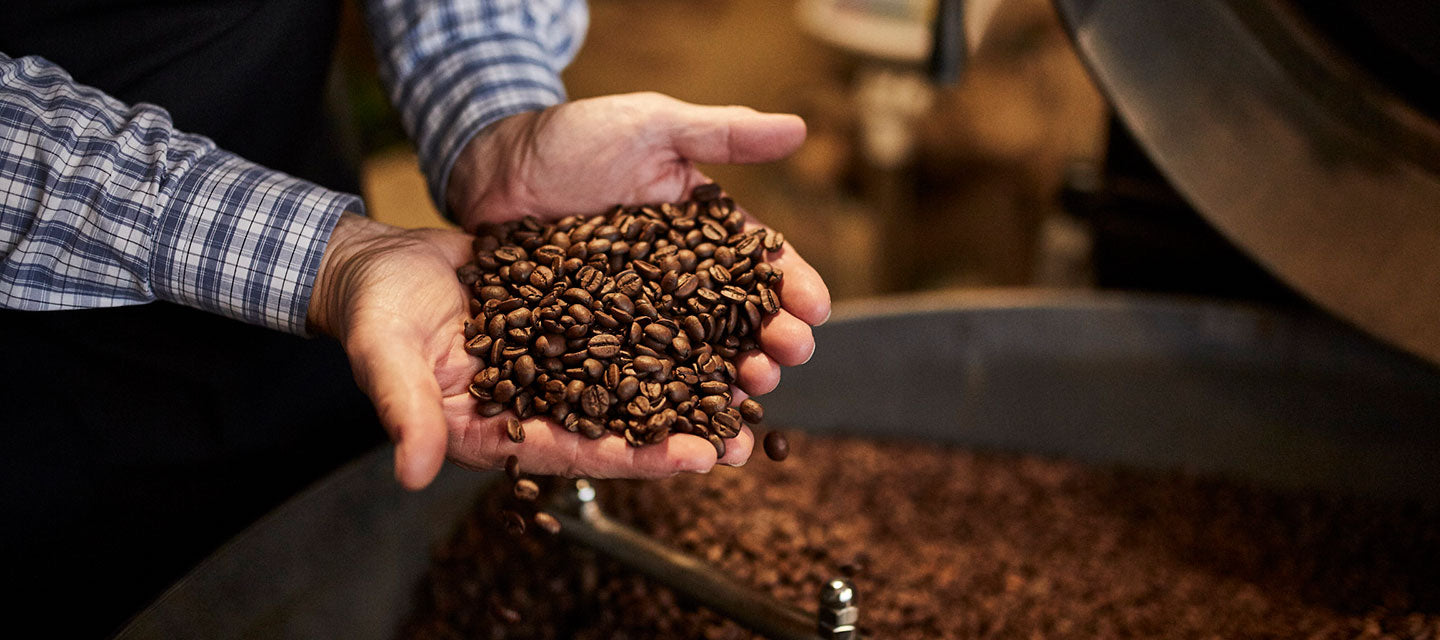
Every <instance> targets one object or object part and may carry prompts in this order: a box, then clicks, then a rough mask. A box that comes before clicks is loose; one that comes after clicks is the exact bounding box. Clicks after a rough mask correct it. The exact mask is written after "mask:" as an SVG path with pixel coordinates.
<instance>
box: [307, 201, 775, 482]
mask: <svg viewBox="0 0 1440 640" xmlns="http://www.w3.org/2000/svg"><path fill="white" fill-rule="evenodd" d="M472 240H473V239H472V238H471V237H470V236H469V235H467V234H464V233H460V232H457V231H448V230H436V229H420V230H404V229H399V228H396V227H392V226H389V225H385V224H381V223H378V222H375V221H372V220H369V219H367V218H364V217H361V216H357V215H354V214H349V213H347V214H345V215H344V216H342V217H341V219H340V222H339V224H337V225H336V227H335V231H334V232H333V233H332V235H331V237H330V243H329V245H328V246H327V248H326V250H325V255H324V258H323V259H322V260H321V264H320V270H319V274H318V275H317V277H316V280H315V287H314V289H313V291H312V293H311V297H310V304H309V309H308V317H307V320H308V322H309V324H310V326H311V328H312V329H313V330H315V331H317V332H319V333H324V334H327V335H331V336H334V337H335V338H337V339H339V341H340V343H341V345H342V346H343V347H344V349H345V352H346V355H347V356H349V358H350V364H351V368H352V369H353V370H354V373H355V381H356V382H357V383H358V384H359V386H360V388H361V389H363V390H364V391H365V393H366V394H367V395H369V396H370V399H371V401H372V402H374V404H375V409H376V412H377V413H378V415H379V417H380V422H381V424H382V425H384V427H385V429H386V430H387V431H388V432H389V433H390V436H391V438H392V439H394V440H395V441H396V448H395V477H396V479H397V480H399V481H400V483H401V484H402V485H404V486H405V487H407V488H410V489H420V488H423V487H424V486H426V485H427V484H429V483H430V481H431V480H432V479H434V477H435V474H436V473H438V472H439V470H440V466H441V465H442V464H443V463H444V461H445V458H446V452H447V447H448V449H449V450H450V452H451V456H452V457H453V458H454V459H455V461H456V462H457V463H459V464H461V465H463V466H467V467H471V468H491V467H495V466H498V465H500V464H502V463H503V461H504V459H505V457H506V456H507V455H509V454H511V453H515V454H517V455H519V456H520V457H521V459H522V460H524V462H523V465H522V468H524V469H525V470H526V471H527V472H528V473H559V474H566V475H584V476H589V477H612V476H624V477H659V476H666V475H671V474H674V473H677V472H680V471H706V470H708V469H710V467H712V466H714V465H715V463H716V459H715V450H714V449H713V448H711V446H710V444H709V443H708V442H705V441H704V440H700V439H699V438H695V437H693V436H684V437H679V436H677V437H674V438H671V439H669V440H667V441H666V442H664V443H662V444H659V445H651V446H647V447H643V448H640V449H635V448H632V447H629V446H628V445H626V444H625V442H624V441H623V440H622V439H620V438H613V437H607V438H602V439H600V440H586V439H583V438H581V437H580V436H579V435H577V434H573V433H570V432H567V431H565V430H564V429H563V428H561V427H559V426H558V425H555V424H553V423H552V422H550V421H549V420H548V419H540V418H534V419H530V420H527V421H526V428H527V434H528V436H527V438H526V441H525V443H524V444H523V445H517V444H514V443H512V442H510V441H509V440H508V439H507V438H506V436H505V435H504V428H503V426H502V425H501V419H502V418H482V417H480V416H479V415H477V414H476V412H475V400H474V398H472V397H470V395H469V393H468V392H467V387H468V386H469V383H470V379H471V376H472V375H474V373H475V371H476V370H477V368H478V361H477V360H476V359H475V358H473V357H471V356H470V355H468V354H466V353H465V351H464V336H463V334H462V329H463V325H464V320H465V319H466V313H465V311H466V306H467V298H468V292H467V291H466V290H465V287H464V286H463V285H461V284H460V281H459V279H458V278H456V276H455V269H456V268H457V267H459V266H460V265H462V264H464V263H466V262H468V261H470V259H471V257H472V256H471V243H472ZM752 447H753V436H752V435H750V434H749V433H748V432H747V433H742V434H741V435H740V436H738V437H736V438H735V439H734V440H732V441H731V445H730V447H729V450H727V452H726V457H725V458H724V459H723V460H721V462H725V463H731V464H733V463H737V462H743V461H744V460H745V458H746V457H748V456H749V452H750V449H751V448H752Z"/></svg>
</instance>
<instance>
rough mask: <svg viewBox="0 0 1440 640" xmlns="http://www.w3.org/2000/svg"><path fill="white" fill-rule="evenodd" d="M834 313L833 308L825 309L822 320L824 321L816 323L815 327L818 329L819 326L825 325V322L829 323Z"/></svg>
mask: <svg viewBox="0 0 1440 640" xmlns="http://www.w3.org/2000/svg"><path fill="white" fill-rule="evenodd" d="M834 313H835V307H830V308H829V309H826V310H825V319H824V320H821V321H819V322H817V323H815V326H817V327H818V326H821V325H823V324H825V323H826V322H829V321H830V316H831V315H833V314H834Z"/></svg>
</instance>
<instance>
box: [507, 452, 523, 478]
mask: <svg viewBox="0 0 1440 640" xmlns="http://www.w3.org/2000/svg"><path fill="white" fill-rule="evenodd" d="M505 475H507V476H509V477H510V481H511V482H514V481H516V480H519V479H520V457H519V456H506V458H505Z"/></svg>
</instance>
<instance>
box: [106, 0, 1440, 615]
mask: <svg viewBox="0 0 1440 640" xmlns="http://www.w3.org/2000/svg"><path fill="white" fill-rule="evenodd" d="M942 4H943V5H944V7H945V8H943V9H942V11H940V12H939V15H940V16H941V17H942V21H943V20H951V21H952V24H951V27H949V28H947V27H944V25H938V26H939V27H941V28H939V29H937V33H938V34H940V36H941V37H940V38H939V40H940V41H941V42H939V43H937V46H936V50H937V51H941V52H945V51H949V52H952V53H953V54H954V55H963V52H964V51H965V50H966V47H964V46H955V43H953V42H950V43H948V44H946V43H945V42H944V39H945V37H946V36H945V34H946V33H952V34H963V33H965V29H963V28H953V27H954V24H963V19H964V11H963V6H961V5H960V4H953V5H952V4H951V3H948V2H947V3H942ZM1056 5H1057V7H1058V8H1059V10H1060V13H1061V15H1062V16H1063V18H1064V20H1065V22H1066V24H1067V27H1068V28H1069V29H1070V30H1071V32H1072V35H1073V36H1074V41H1075V45H1076V47H1077V49H1078V50H1079V51H1080V52H1081V54H1082V57H1083V58H1084V59H1085V60H1086V62H1087V64H1088V65H1089V66H1090V69H1091V71H1092V73H1093V75H1094V77H1095V79H1096V80H1097V82H1098V83H1099V84H1100V85H1101V87H1102V89H1103V90H1104V91H1105V93H1106V94H1107V96H1108V97H1109V98H1110V100H1111V103H1112V104H1113V106H1114V108H1115V111H1116V113H1117V114H1118V118H1119V120H1120V121H1122V122H1123V124H1124V126H1125V127H1126V128H1127V129H1128V130H1129V131H1130V132H1132V134H1133V137H1134V139H1135V140H1136V142H1137V143H1138V146H1139V147H1140V148H1142V149H1143V150H1144V151H1145V153H1146V155H1147V156H1148V157H1149V159H1150V160H1151V161H1153V162H1154V164H1155V166H1156V167H1158V169H1159V172H1160V174H1162V175H1163V176H1164V177H1165V178H1166V179H1167V180H1168V182H1169V183H1170V184H1172V185H1173V186H1174V187H1175V188H1176V190H1177V191H1178V193H1180V194H1181V195H1182V196H1183V197H1184V198H1185V200H1186V201H1187V202H1188V203H1189V205H1191V206H1193V207H1194V208H1195V209H1196V210H1198V211H1199V212H1200V213H1201V214H1202V215H1203V216H1204V218H1205V219H1206V220H1208V221H1209V222H1210V223H1212V224H1213V225H1214V226H1215V227H1217V228H1219V229H1220V230H1221V231H1222V232H1223V233H1224V234H1225V235H1226V236H1227V237H1228V238H1230V239H1231V240H1232V241H1233V242H1234V243H1235V244H1237V245H1238V246H1240V247H1241V248H1242V249H1244V250H1245V251H1247V252H1248V253H1249V254H1250V255H1251V256H1253V257H1254V258H1255V259H1256V260H1257V261H1258V262H1259V263H1260V264H1262V265H1263V266H1265V267H1266V268H1268V269H1269V270H1271V272H1272V273H1274V274H1276V275H1277V276H1279V278H1281V279H1282V280H1283V281H1284V282H1286V283H1287V284H1288V285H1289V286H1292V287H1294V288H1295V289H1296V290H1298V291H1299V292H1301V293H1302V294H1304V295H1305V296H1306V297H1308V298H1309V299H1311V300H1313V301H1314V302H1316V303H1318V304H1319V305H1320V306H1322V307H1323V308H1324V309H1327V310H1329V311H1330V312H1332V313H1333V314H1334V316H1338V318H1339V319H1337V318H1336V317H1332V316H1331V315H1329V314H1327V313H1323V312H1317V311H1296V310H1294V309H1290V310H1283V311H1281V310H1276V309H1274V308H1270V307H1266V306H1263V305H1253V304H1246V303H1235V302H1221V301H1215V300H1205V299H1194V298H1177V297H1166V296H1144V295H1132V294H1118V293H1106V294H1079V293H1077V294H1063V295H1061V294H1038V293H1028V292H991V293H969V294H957V295H948V296H933V295H928V296H916V297H899V298H891V299H885V300H878V301H868V302H859V303H852V304H848V305H842V306H841V307H840V308H839V309H837V312H836V314H835V317H834V319H832V321H831V322H830V323H828V324H827V325H826V326H824V327H821V328H819V329H818V330H817V331H816V339H817V342H818V343H819V344H820V346H821V348H820V349H819V351H818V352H817V354H816V356H815V358H814V360H813V361H812V362H810V363H809V364H807V365H806V366H805V367H802V368H799V369H797V370H795V371H793V372H787V373H786V376H785V381H784V384H783V385H781V387H780V389H779V390H777V391H776V392H775V393H774V394H773V395H772V396H771V397H769V398H768V400H767V402H766V406H767V421H768V422H770V423H772V424H775V425H781V426H784V427H786V428H794V429H802V430H806V431H810V432H815V433H851V434H859V435H885V436H887V437H902V438H909V439H917V440H925V441H932V442H936V443H945V444H955V445H964V446H978V447H985V448H991V449H999V450H1011V451H1026V452H1035V453H1043V454H1051V455H1057V456H1063V457H1066V458H1071V459H1076V460H1081V461H1086V462H1100V463H1111V462H1115V463H1123V464H1126V465H1132V466H1138V467H1146V468H1157V469H1176V468H1183V469H1187V470H1190V471H1193V472H1197V473H1201V474H1209V475H1218V476H1224V477H1230V478H1236V479H1240V480H1243V481H1247V482H1253V483H1257V484H1259V485H1262V486H1268V487H1280V488H1319V489H1325V490H1331V491H1338V492H1342V493H1354V494H1361V495H1366V496H1379V497H1385V498H1405V499H1418V500H1422V501H1433V500H1434V495H1433V488H1434V487H1436V486H1440V465H1437V464H1436V463H1435V461H1436V460H1440V430H1437V429H1435V426H1436V425H1437V424H1440V370H1437V369H1436V368H1435V366H1434V365H1433V364H1432V363H1431V362H1427V361H1426V359H1428V360H1430V361H1435V360H1440V276H1437V275H1436V274H1440V126H1437V122H1436V114H1437V109H1436V106H1437V105H1436V104H1434V103H1433V102H1432V101H1433V96H1431V95H1430V94H1429V93H1426V92H1425V91H1423V88H1424V87H1427V86H1432V85H1433V80H1434V78H1435V76H1436V73H1435V72H1436V70H1437V57H1436V47H1435V39H1434V35H1433V34H1435V33H1440V29H1437V28H1436V26H1437V24H1440V9H1437V8H1436V5H1434V4H1433V3H1430V4H1426V3H1423V2H1420V1H1418V0H1415V1H1407V2H1391V3H1371V4H1366V3H1362V2H1359V1H1358V0H1357V1H1355V2H1340V3H1328V4H1327V5H1326V7H1327V8H1325V9H1314V8H1302V7H1300V6H1299V4H1298V3H1296V4H1291V3H1289V2H1285V1H1284V0H1261V1H1259V2H1232V1H1230V0H1206V1H1203V2H1196V1H1183V0H1160V1H1156V0H1056ZM942 58H944V57H943V56H942ZM947 59H949V60H950V62H951V64H948V65H947V64H940V65H939V66H941V67H943V68H944V69H945V72H946V73H950V72H953V71H954V70H956V69H958V68H959V67H960V65H957V64H953V63H954V62H955V60H954V59H953V58H947ZM939 62H941V63H943V62H945V59H941V60H939ZM1354 327H1360V328H1361V329H1363V330H1365V332H1362V331H1357V330H1356V329H1355V328H1354ZM1366 332H1368V333H1370V334H1373V336H1378V338H1380V340H1376V339H1375V338H1374V337H1372V336H1371V335H1367V334H1366ZM920 337H923V339H921V338H920ZM839 345H844V348H838V346H839ZM1397 347H1398V348H1397ZM1416 356H1419V357H1416ZM389 461H390V454H389V452H388V451H377V452H375V453H374V454H372V455H370V456H367V457H365V458H363V459H361V460H358V461H356V462H355V463H353V464H352V465H350V466H349V467H348V468H346V469H344V470H342V471H340V472H338V473H337V474H335V475H334V476H332V477H330V478H329V479H327V480H326V481H324V482H323V483H321V484H320V485H318V486H316V487H314V488H313V489H311V490H310V491H308V492H306V493H304V494H302V495H301V496H299V497H297V498H296V499H294V500H293V501H291V502H290V503H288V504H287V505H285V506H284V507H282V508H281V509H279V510H278V511H276V512H275V513H274V514H272V515H271V516H270V517H268V518H266V519H264V520H263V521H261V522H259V523H257V524H256V525H255V526H254V527H252V528H251V529H250V530H248V531H247V532H245V533H244V534H243V535H241V536H240V537H238V538H237V539H236V540H234V541H233V542H232V543H230V544H229V545H227V546H226V547H225V548H223V549H221V550H220V551H219V552H218V553H216V554H215V555H214V556H213V557H212V558H210V559H209V560H208V561H207V562H206V563H205V564H203V565H202V566H200V567H199V568H198V569H197V570H196V571H194V572H193V573H192V574H191V575H190V576H188V577H187V578H186V579H184V580H183V581H181V582H180V583H178V584H177V585H176V586H175V587H174V588H173V589H171V590H170V591H169V592H168V593H167V594H166V595H165V596H164V597H163V598H162V599H160V600H159V601H158V602H156V603H155V604H154V605H153V606H151V607H150V608H149V609H147V610H146V611H144V612H143V613H142V614H140V616H139V617H137V618H136V619H135V620H134V621H133V622H132V624H131V625H129V627H128V628H127V629H126V630H125V631H124V632H123V633H122V634H121V637H122V638H150V637H195V636H198V637H214V638H226V637H268V638H274V637H297V638H301V637H304V638H309V637H348V638H388V637H392V636H393V634H394V632H395V630H396V629H397V627H398V625H399V623H400V621H401V620H402V618H403V617H404V616H405V615H406V613H407V610H408V609H407V607H408V606H409V603H410V602H411V596H412V590H413V588H414V585H415V584H416V582H417V580H419V578H420V576H421V574H422V573H423V571H424V569H425V567H426V564H427V561H428V557H429V555H428V551H429V549H430V548H431V547H432V545H434V544H436V543H438V542H439V541H440V540H442V539H443V538H444V537H445V536H446V535H447V534H448V533H449V531H450V530H451V527H452V526H453V524H454V522H455V521H456V520H457V518H458V517H459V516H460V514H462V513H463V512H464V511H465V510H466V509H467V508H469V507H470V505H471V504H472V503H473V501H474V499H475V496H476V495H477V494H478V493H479V492H481V491H482V490H484V489H485V488H486V487H488V486H490V485H491V484H493V483H496V482H501V481H502V476H501V475H500V474H498V473H471V472H465V471H461V470H459V469H454V468H447V469H446V470H445V471H444V472H443V473H442V474H441V476H440V478H439V479H438V480H437V482H436V484H435V486H434V487H433V488H431V489H429V490H427V491H425V492H423V493H418V494H410V493H406V492H404V491H402V490H401V489H399V488H398V487H396V486H395V483H394V481H393V479H392V476H391V473H390V469H389ZM579 497H582V496H581V494H580V493H577V498H579ZM602 499H603V497H602ZM592 516H593V514H592ZM610 524H614V523H610ZM610 524H607V523H606V522H605V521H604V520H603V518H602V519H600V520H596V519H595V518H593V517H592V518H590V522H589V523H588V524H587V522H586V518H585V517H584V516H583V510H582V509H581V507H579V506H577V509H576V511H575V512H574V513H573V514H572V515H571V516H570V517H568V519H567V520H566V523H565V529H566V530H570V531H571V532H572V534H571V535H572V536H573V537H574V538H575V539H577V540H580V541H581V542H582V543H583V542H584V538H586V536H587V535H589V536H590V537H591V540H592V544H593V543H594V541H595V540H608V541H609V542H608V543H604V544H608V545H610V546H611V547H612V548H616V549H622V550H623V551H624V552H625V553H631V554H632V557H630V558H629V559H628V560H627V561H628V562H629V563H630V564H631V565H633V566H639V565H642V564H645V563H655V562H662V563H663V562H670V563H672V564H673V565H675V566H680V565H684V564H686V563H687V562H689V561H688V560H687V559H684V558H679V557H670V558H669V559H668V560H667V559H666V556H665V555H664V554H665V552H664V550H661V549H655V548H652V547H649V546H648V543H647V542H646V541H644V540H637V539H633V538H628V537H627V536H628V535H629V534H627V533H626V532H625V531H624V530H623V527H622V528H619V529H617V528H614V527H610V528H608V529H607V527H609V526H610ZM585 527H588V528H585ZM576 531H580V532H581V534H580V535H575V534H574V532H576ZM622 538H623V539H624V540H627V542H624V544H621V542H619V541H622ZM601 546H604V545H603V544H602V545H601ZM692 569H695V567H692ZM696 570H697V571H699V573H700V574H702V575H700V577H699V578H697V579H703V573H704V570H703V567H700V568H698V569H696ZM671 573H673V574H676V575H680V574H683V573H684V572H678V571H677V572H671ZM712 586H713V585H712ZM825 586H826V585H816V588H817V597H818V596H819V595H820V593H821V590H822V589H823V588H824V587H825ZM710 591H711V592H712V593H720V592H721V591H723V590H721V591H717V590H715V589H713V588H712V589H710ZM840 591H841V589H840V588H835V589H832V590H831V592H829V595H831V596H832V598H831V600H830V601H829V604H830V605H844V604H847V603H845V602H840V601H839V599H838V596H837V594H838V593H839V592H840ZM726 593H729V596H731V600H732V604H733V606H734V607H738V608H739V609H738V610H735V609H732V610H731V613H732V615H734V616H735V617H736V618H737V619H740V618H746V617H748V618H749V619H750V622H748V624H752V625H753V626H756V627H760V628H770V629H782V628H783V629H793V630H795V631H794V634H795V635H794V637H802V636H804V635H805V634H807V633H810V630H809V629H810V627H809V626H808V624H809V622H810V621H811V620H812V619H815V618H812V617H811V616H815V615H817V614H818V615H819V616H820V617H821V618H823V616H824V615H825V606H824V605H825V602H823V601H820V600H818V599H817V604H816V610H815V611H810V612H796V611H794V610H786V609H783V608H775V607H772V606H770V605H768V604H766V603H764V602H755V601H751V600H747V598H749V596H748V595H747V594H744V593H738V592H726ZM862 598H863V594H862ZM861 603H862V604H861V609H860V615H861V616H862V617H863V599H862V600H861ZM840 608H841V609H843V608H844V607H840ZM721 610H724V609H721ZM834 612H835V610H834V609H832V613H834ZM851 614H853V611H851V612H847V613H846V615H851ZM757 620H758V622H757ZM771 623H774V624H777V625H780V626H772V627H767V626H765V625H767V624H771ZM822 630H823V629H822V628H820V627H818V626H817V627H815V628H814V629H813V631H814V634H815V635H816V636H819V634H820V632H821V631H822ZM832 630H833V629H832ZM787 637H788V636H787Z"/></svg>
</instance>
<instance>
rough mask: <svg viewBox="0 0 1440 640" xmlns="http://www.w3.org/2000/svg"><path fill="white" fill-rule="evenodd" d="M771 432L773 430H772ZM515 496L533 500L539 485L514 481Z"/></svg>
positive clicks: (526, 480)
mask: <svg viewBox="0 0 1440 640" xmlns="http://www.w3.org/2000/svg"><path fill="white" fill-rule="evenodd" d="M772 433H773V432H772ZM515 497H516V498H518V499H520V500H524V501H526V502H534V501H535V500H536V499H538V498H539V497H540V485H538V484H535V481H534V480H530V479H528V478H525V479H521V480H517V481H516V482H515Z"/></svg>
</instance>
